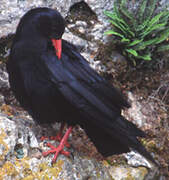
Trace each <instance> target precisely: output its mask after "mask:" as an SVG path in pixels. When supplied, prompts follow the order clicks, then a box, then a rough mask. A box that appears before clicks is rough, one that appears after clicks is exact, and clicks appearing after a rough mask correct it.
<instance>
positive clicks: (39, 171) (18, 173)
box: [0, 114, 111, 180]
mask: <svg viewBox="0 0 169 180" xmlns="http://www.w3.org/2000/svg"><path fill="white" fill-rule="evenodd" d="M56 125H57V128H58V124H56ZM42 129H43V127H40V126H38V125H36V124H35V123H34V122H33V121H32V119H30V118H27V117H26V116H24V117H23V118H22V119H20V118H17V117H14V118H13V119H12V120H9V119H8V118H7V117H5V116H4V115H3V114H0V164H1V170H2V173H1V178H3V179H12V178H14V179H21V178H26V177H30V178H33V179H36V178H38V179H39V178H40V179H43V178H45V177H49V179H51V178H52V179H56V180H59V179H66V180H73V179H74V180H76V179H78V180H83V179H85V178H90V179H91V180H102V179H105V180H109V179H111V178H110V175H109V173H108V170H106V168H105V167H104V166H103V165H102V164H101V163H99V162H97V161H96V160H94V159H89V158H87V157H83V156H79V154H78V153H77V152H75V153H73V156H74V158H66V157H64V156H63V155H60V156H59V157H58V159H57V161H56V163H55V164H53V165H52V164H51V159H52V158H53V155H49V156H48V157H42V155H37V152H38V150H39V149H40V148H41V150H43V151H46V150H48V147H46V146H45V144H44V143H43V142H41V141H40V140H39V138H38V137H39V136H42V134H43V133H44V130H45V131H46V133H48V132H52V131H54V129H53V128H51V127H48V126H46V127H44V129H43V130H42ZM36 133H37V134H38V136H36V135H35V134H36ZM55 133H56V132H55ZM48 134H50V133H48ZM51 143H52V144H54V145H57V143H56V142H54V141H51ZM33 149H34V151H33ZM35 149H36V151H35ZM19 152H20V155H18V154H17V153H19ZM35 152H36V153H35ZM32 153H34V154H32ZM39 153H41V152H40V151H39ZM22 155H23V157H22ZM17 158H19V159H20V161H19V162H20V163H19V162H18V163H17ZM9 166H10V167H11V169H9ZM25 171H28V173H26V172H25ZM3 172H4V173H3Z"/></svg>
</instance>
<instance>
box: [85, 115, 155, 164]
mask: <svg viewBox="0 0 169 180" xmlns="http://www.w3.org/2000/svg"><path fill="white" fill-rule="evenodd" d="M83 128H84V130H85V132H86V133H87V135H88V136H89V138H90V139H91V140H92V142H93V143H94V145H95V146H96V148H97V150H98V151H99V152H100V153H101V154H102V155H103V156H105V157H107V156H111V155H113V154H121V153H126V152H129V151H130V148H132V149H134V150H136V151H137V152H139V153H140V154H141V155H143V156H144V157H145V158H147V159H149V160H150V161H152V162H153V163H154V164H156V165H157V163H156V162H155V161H154V159H153V157H152V156H151V155H150V153H149V152H147V150H146V149H145V148H144V146H143V145H142V144H141V143H140V142H139V140H138V139H137V137H145V133H144V132H143V131H142V130H140V129H138V128H137V127H136V125H134V124H133V123H132V122H129V121H127V120H126V119H125V118H123V117H122V116H119V117H118V118H117V119H116V121H112V126H111V127H110V128H111V133H110V129H108V130H107V131H106V130H105V129H103V128H102V127H99V126H96V125H95V124H93V123H92V122H91V121H90V125H89V124H87V125H86V126H84V127H83Z"/></svg>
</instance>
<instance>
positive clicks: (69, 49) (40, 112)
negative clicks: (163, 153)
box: [7, 8, 154, 162]
mask: <svg viewBox="0 0 169 180" xmlns="http://www.w3.org/2000/svg"><path fill="white" fill-rule="evenodd" d="M43 20H44V22H43ZM47 20H48V21H49V22H50V23H47V22H46V21H47ZM62 21H63V18H62V17H61V15H60V14H59V13H58V12H57V11H55V10H52V9H48V8H37V9H34V10H31V11H29V12H28V13H27V14H26V15H25V16H24V17H23V18H22V19H21V22H20V23H19V25H18V28H17V31H16V36H15V39H14V41H13V45H12V48H11V54H10V58H9V61H8V62H7V70H8V73H9V81H10V85H11V89H12V90H13V92H14V94H15V96H16V98H17V99H18V101H19V102H20V104H21V105H22V106H23V107H24V108H25V109H26V110H27V111H29V112H30V114H31V115H32V117H33V118H34V119H35V120H36V121H37V122H38V123H51V122H55V121H58V122H66V123H67V124H68V125H71V126H72V125H75V124H79V125H80V126H81V127H82V128H84V130H85V131H86V133H87V135H88V136H89V138H90V139H91V140H92V141H93V143H94V144H95V146H96V148H97V149H98V151H99V152H100V153H102V154H103V155H104V156H109V155H112V154H120V153H123V152H128V151H129V148H133V149H135V150H137V151H138V152H140V153H141V154H142V155H144V156H145V157H147V158H148V159H150V160H151V161H153V162H154V160H153V158H152V157H151V155H150V154H149V153H148V152H147V151H146V150H145V148H144V147H143V146H142V145H141V144H140V142H139V141H138V139H137V137H144V136H145V134H144V132H143V131H141V130H140V129H138V128H137V127H136V126H135V125H134V124H133V123H131V122H129V121H127V120H126V119H125V118H123V117H122V116H121V110H122V109H123V108H128V107H130V105H129V104H128V102H127V101H126V100H125V98H124V97H123V96H122V95H121V94H120V93H119V92H118V91H117V90H116V89H115V88H114V87H113V86H112V85H110V84H109V83H108V82H107V81H106V80H105V79H104V78H103V77H101V76H100V75H99V74H98V73H97V72H96V71H94V70H93V69H92V68H91V67H90V66H89V64H88V62H87V61H86V60H85V59H84V58H83V57H82V56H81V55H80V54H79V53H78V52H77V50H76V48H75V47H74V46H73V45H71V44H70V43H68V42H67V41H65V40H63V41H62V42H63V46H62V57H61V59H60V60H58V58H57V56H56V54H55V50H54V48H53V46H52V43H51V38H56V39H57V38H58V37H61V35H62V34H63V32H62V31H64V23H63V22H62ZM45 22H46V23H47V25H46V26H47V27H48V26H49V27H48V28H46V27H44V28H45V32H44V30H42V29H43V26H44V25H45V24H46V23H45ZM51 26H52V27H51ZM39 27H41V28H39Z"/></svg>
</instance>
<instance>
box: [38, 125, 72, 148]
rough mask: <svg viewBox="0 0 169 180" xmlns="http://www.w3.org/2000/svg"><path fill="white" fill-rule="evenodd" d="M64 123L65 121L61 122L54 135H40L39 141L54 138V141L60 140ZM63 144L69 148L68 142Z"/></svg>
mask: <svg viewBox="0 0 169 180" xmlns="http://www.w3.org/2000/svg"><path fill="white" fill-rule="evenodd" d="M65 125H66V123H61V126H60V129H59V132H58V134H57V135H56V136H50V137H49V138H48V137H46V136H42V137H41V141H43V140H48V139H50V140H55V141H59V142H60V141H61V140H62V137H63V130H64V127H65ZM65 146H66V147H67V148H69V147H70V144H69V143H68V142H65Z"/></svg>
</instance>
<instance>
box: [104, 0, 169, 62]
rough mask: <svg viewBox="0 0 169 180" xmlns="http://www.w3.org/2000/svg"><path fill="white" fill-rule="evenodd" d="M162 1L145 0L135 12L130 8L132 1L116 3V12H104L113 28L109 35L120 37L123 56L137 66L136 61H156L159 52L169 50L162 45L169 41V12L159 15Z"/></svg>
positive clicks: (168, 46)
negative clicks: (158, 10)
mask: <svg viewBox="0 0 169 180" xmlns="http://www.w3.org/2000/svg"><path fill="white" fill-rule="evenodd" d="M158 1H159V0H142V1H140V4H139V6H138V9H137V10H136V11H135V12H132V11H130V10H128V8H127V5H128V3H129V0H115V2H114V8H113V12H109V11H105V12H104V13H105V15H106V16H108V17H109V18H110V23H111V24H112V25H113V29H112V30H109V31H107V32H105V34H107V35H112V36H114V37H117V39H118V43H119V42H120V43H121V44H122V46H121V48H122V53H123V54H124V55H125V56H127V59H130V60H131V61H132V62H133V63H134V64H135V63H136V59H142V60H145V61H150V60H152V57H153V52H155V50H156V51H157V52H161V51H165V50H169V44H166V45H163V44H162V43H163V42H164V41H165V40H166V39H167V38H169V10H168V9H167V8H165V9H163V10H162V11H161V12H159V13H156V9H157V6H156V4H157V2H158ZM116 43H117V41H116ZM157 46H158V47H157Z"/></svg>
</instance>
